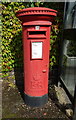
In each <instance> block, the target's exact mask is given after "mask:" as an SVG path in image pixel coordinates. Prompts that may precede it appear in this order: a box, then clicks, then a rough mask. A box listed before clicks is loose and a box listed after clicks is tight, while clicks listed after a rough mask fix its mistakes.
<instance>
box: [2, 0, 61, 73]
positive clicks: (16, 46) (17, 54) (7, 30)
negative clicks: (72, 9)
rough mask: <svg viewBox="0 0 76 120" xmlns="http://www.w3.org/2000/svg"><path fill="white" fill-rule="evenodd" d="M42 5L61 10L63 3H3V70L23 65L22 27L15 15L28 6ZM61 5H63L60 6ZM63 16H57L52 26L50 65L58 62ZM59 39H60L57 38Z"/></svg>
mask: <svg viewBox="0 0 76 120" xmlns="http://www.w3.org/2000/svg"><path fill="white" fill-rule="evenodd" d="M34 6H42V7H49V8H53V9H56V10H58V11H61V8H62V7H63V4H62V5H60V3H59V4H57V3H42V2H40V3H39V2H38V3H29V2H27V3H25V2H4V3H2V46H1V49H2V71H3V72H5V71H11V70H12V69H13V68H14V67H22V66H23V49H22V27H21V24H20V23H21V22H20V21H19V19H18V18H17V17H16V16H15V13H16V11H18V10H20V9H24V8H27V7H34ZM59 6H61V7H59ZM61 21H62V16H61V15H60V16H59V17H57V18H56V21H55V26H54V25H53V26H52V34H51V56H50V57H51V58H50V65H51V66H52V65H54V64H57V50H58V42H57V41H58V40H59V39H58V38H57V35H58V32H59V25H58V23H61ZM57 39H58V40H57Z"/></svg>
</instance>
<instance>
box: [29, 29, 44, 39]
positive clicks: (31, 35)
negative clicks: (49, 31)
mask: <svg viewBox="0 0 76 120" xmlns="http://www.w3.org/2000/svg"><path fill="white" fill-rule="evenodd" d="M28 38H46V31H38V30H37V31H28Z"/></svg>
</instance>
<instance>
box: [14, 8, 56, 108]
mask: <svg viewBox="0 0 76 120" xmlns="http://www.w3.org/2000/svg"><path fill="white" fill-rule="evenodd" d="M56 15H57V11H55V10H53V9H49V8H44V7H32V8H26V9H23V10H19V11H18V12H17V13H16V16H17V17H18V18H19V19H20V20H21V21H22V28H23V31H22V33H23V51H24V98H25V103H26V104H28V105H30V106H41V105H43V104H45V103H46V102H47V100H48V72H49V48H50V28H51V24H52V22H53V21H54V17H55V16H56Z"/></svg>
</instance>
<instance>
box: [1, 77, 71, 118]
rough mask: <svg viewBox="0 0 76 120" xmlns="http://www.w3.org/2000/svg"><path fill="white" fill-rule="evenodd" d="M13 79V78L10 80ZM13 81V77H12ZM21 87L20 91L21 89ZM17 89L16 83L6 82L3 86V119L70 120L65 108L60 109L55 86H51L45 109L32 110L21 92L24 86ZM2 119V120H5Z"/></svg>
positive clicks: (36, 108)
mask: <svg viewBox="0 0 76 120" xmlns="http://www.w3.org/2000/svg"><path fill="white" fill-rule="evenodd" d="M9 78H10V77H9ZM10 79H11V78H10ZM12 81H14V80H13V77H12ZM19 87H20V89H19ZM19 87H17V86H16V85H15V82H14V83H13V82H10V81H9V80H4V81H3V85H2V94H3V95H2V118H3V119H6V118H7V120H8V119H9V120H11V118H14V120H15V118H16V119H18V118H21V120H22V119H23V118H32V119H34V118H54V119H58V118H60V120H70V118H68V116H67V115H66V114H65V110H64V108H63V107H59V106H58V104H59V102H58V99H57V97H56V95H55V94H56V93H55V89H54V86H53V85H51V84H50V85H49V98H48V103H47V104H45V105H44V106H43V107H39V108H38V107H35V108H33V107H32V108H31V107H29V106H27V105H26V104H25V103H24V100H23V97H22V94H21V92H23V91H20V90H22V87H23V85H20V86H19ZM3 119H2V120H3Z"/></svg>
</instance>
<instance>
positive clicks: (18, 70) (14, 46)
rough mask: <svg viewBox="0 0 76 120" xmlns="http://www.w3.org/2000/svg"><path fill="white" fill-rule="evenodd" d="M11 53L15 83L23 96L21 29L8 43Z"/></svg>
mask: <svg viewBox="0 0 76 120" xmlns="http://www.w3.org/2000/svg"><path fill="white" fill-rule="evenodd" d="M10 49H11V54H12V56H13V59H14V74H15V83H16V85H17V87H18V90H19V92H20V94H21V96H22V98H23V96H24V95H23V93H24V92H23V90H24V86H23V85H24V84H23V79H24V78H23V45H22V31H20V32H18V33H17V34H16V35H15V36H14V37H13V39H12V42H11V43H10Z"/></svg>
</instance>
